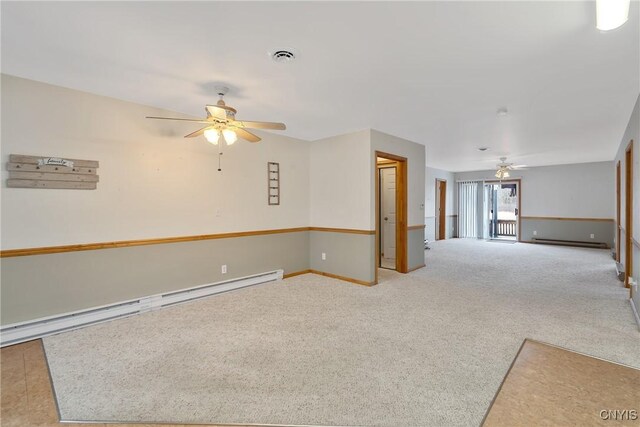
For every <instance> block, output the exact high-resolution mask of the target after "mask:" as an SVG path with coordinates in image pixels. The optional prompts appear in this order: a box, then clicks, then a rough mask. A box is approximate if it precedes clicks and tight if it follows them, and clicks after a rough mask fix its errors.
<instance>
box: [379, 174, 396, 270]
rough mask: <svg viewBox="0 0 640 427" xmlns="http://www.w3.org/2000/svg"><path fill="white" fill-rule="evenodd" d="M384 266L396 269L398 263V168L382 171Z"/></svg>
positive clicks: (381, 203) (381, 202) (381, 197)
mask: <svg viewBox="0 0 640 427" xmlns="http://www.w3.org/2000/svg"><path fill="white" fill-rule="evenodd" d="M380 177H381V179H380V181H381V185H380V188H381V189H382V191H381V193H380V199H381V200H380V207H381V219H382V230H381V234H382V235H381V243H382V254H383V255H382V266H383V267H386V268H395V266H396V265H395V262H396V168H385V169H380Z"/></svg>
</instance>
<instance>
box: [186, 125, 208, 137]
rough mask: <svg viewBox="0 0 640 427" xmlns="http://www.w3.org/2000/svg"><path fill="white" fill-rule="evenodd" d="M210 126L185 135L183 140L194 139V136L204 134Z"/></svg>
mask: <svg viewBox="0 0 640 427" xmlns="http://www.w3.org/2000/svg"><path fill="white" fill-rule="evenodd" d="M210 127H211V126H205V127H203V128H202V129H198V130H197V131H195V132H191V133H190V134H189V135H185V136H184V137H185V138H195V137H196V136H200V135H202V134H204V131H205V130H207V129H209V128H210Z"/></svg>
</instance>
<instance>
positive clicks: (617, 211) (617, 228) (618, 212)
mask: <svg viewBox="0 0 640 427" xmlns="http://www.w3.org/2000/svg"><path fill="white" fill-rule="evenodd" d="M621 180H622V177H621V176H620V160H618V163H617V164H616V261H617V262H620V227H622V226H621V225H620V182H621Z"/></svg>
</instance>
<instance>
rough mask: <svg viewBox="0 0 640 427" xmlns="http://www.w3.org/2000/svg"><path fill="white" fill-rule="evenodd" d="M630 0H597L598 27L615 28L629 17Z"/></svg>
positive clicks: (604, 28) (604, 29) (601, 28)
mask: <svg viewBox="0 0 640 427" xmlns="http://www.w3.org/2000/svg"><path fill="white" fill-rule="evenodd" d="M629 3H630V0H596V28H597V29H599V30H600V31H610V30H615V29H616V28H618V27H620V26H621V25H622V24H624V23H625V22H627V20H628V19H629Z"/></svg>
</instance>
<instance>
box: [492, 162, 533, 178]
mask: <svg viewBox="0 0 640 427" xmlns="http://www.w3.org/2000/svg"><path fill="white" fill-rule="evenodd" d="M496 167H497V168H498V169H497V170H496V178H498V179H500V180H502V179H504V178H509V171H513V170H522V169H524V168H525V167H526V165H514V164H513V163H507V158H506V157H500V163H498V164H497V165H496Z"/></svg>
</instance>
